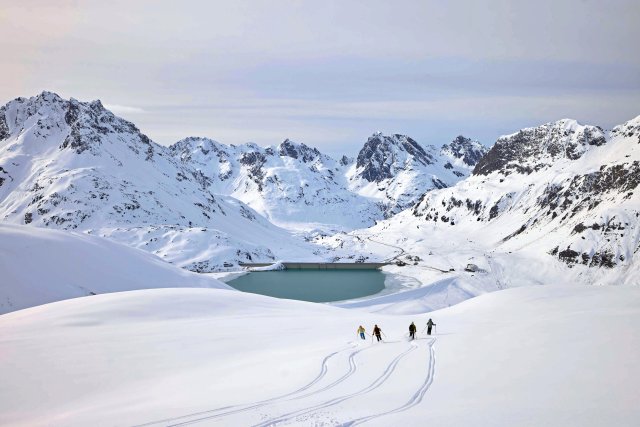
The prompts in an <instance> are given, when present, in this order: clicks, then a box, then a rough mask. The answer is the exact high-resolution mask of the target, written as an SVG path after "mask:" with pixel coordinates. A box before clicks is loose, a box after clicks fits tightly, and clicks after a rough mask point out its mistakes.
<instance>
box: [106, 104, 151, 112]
mask: <svg viewBox="0 0 640 427" xmlns="http://www.w3.org/2000/svg"><path fill="white" fill-rule="evenodd" d="M104 107H105V108H106V109H107V110H110V111H111V112H112V113H114V114H122V115H128V114H142V113H146V111H145V110H144V109H142V108H139V107H131V106H128V105H117V104H105V105H104Z"/></svg>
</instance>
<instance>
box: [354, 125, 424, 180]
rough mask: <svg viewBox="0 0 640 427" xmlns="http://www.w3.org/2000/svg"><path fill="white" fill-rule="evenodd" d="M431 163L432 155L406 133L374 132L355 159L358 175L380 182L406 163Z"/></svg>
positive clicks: (394, 173)
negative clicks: (358, 170)
mask: <svg viewBox="0 0 640 427" xmlns="http://www.w3.org/2000/svg"><path fill="white" fill-rule="evenodd" d="M413 161H415V162H417V163H420V164H422V165H425V166H426V165H430V164H433V162H434V159H433V156H432V155H431V154H429V153H427V152H426V151H425V149H424V148H422V147H421V146H420V144H418V143H417V142H416V141H415V140H413V139H411V138H410V137H408V136H406V135H400V134H394V135H391V136H387V135H383V134H382V133H380V132H375V133H374V134H373V135H371V136H370V137H369V139H368V140H367V142H366V143H365V144H364V146H363V147H362V149H361V150H360V152H359V153H358V157H357V159H356V167H357V168H360V169H361V171H360V175H361V176H362V178H363V179H365V180H366V181H369V182H374V181H375V182H380V181H382V180H385V179H388V178H392V177H394V176H395V175H396V170H398V169H403V170H404V169H405V167H406V163H407V162H409V163H411V162H413Z"/></svg>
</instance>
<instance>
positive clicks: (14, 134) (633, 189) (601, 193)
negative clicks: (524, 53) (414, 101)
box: [0, 92, 640, 271]
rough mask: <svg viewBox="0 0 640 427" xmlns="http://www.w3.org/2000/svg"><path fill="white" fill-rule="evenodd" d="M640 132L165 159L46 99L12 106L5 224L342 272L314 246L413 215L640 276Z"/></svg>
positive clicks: (561, 128)
mask: <svg viewBox="0 0 640 427" xmlns="http://www.w3.org/2000/svg"><path fill="white" fill-rule="evenodd" d="M639 127H640V117H639V118H636V119H633V120H631V121H629V122H627V123H625V124H623V125H620V126H618V127H616V128H614V129H613V130H612V131H611V132H605V131H604V130H602V129H600V128H599V127H597V126H585V125H581V124H578V123H577V122H576V121H574V120H560V121H557V122H552V123H547V124H545V125H541V126H538V127H535V128H528V129H523V130H520V131H518V132H516V133H514V134H512V135H508V136H503V137H501V138H499V139H498V141H497V142H496V143H495V144H494V145H493V147H492V148H491V149H487V148H486V147H485V146H483V145H482V144H480V143H479V142H477V141H473V140H470V139H468V138H465V137H462V136H459V137H457V138H455V139H454V140H453V141H451V142H450V143H447V144H444V145H442V146H440V148H437V147H435V146H422V145H420V144H419V143H418V142H416V141H415V140H413V139H412V138H410V137H408V136H406V135H399V134H394V135H383V134H381V133H374V134H373V135H372V136H371V137H369V138H368V140H367V141H366V142H365V143H364V145H363V147H362V149H361V150H360V151H359V153H358V154H357V156H356V157H355V158H349V157H347V156H343V157H342V158H341V159H339V160H336V159H333V158H331V157H329V156H327V155H325V154H322V153H321V152H320V151H319V150H318V149H316V148H312V147H309V146H307V145H305V144H303V143H296V142H293V141H290V140H285V141H284V142H282V143H281V144H280V145H278V146H275V147H273V146H272V147H260V146H258V145H256V144H251V143H249V144H243V145H237V146H236V145H226V144H221V143H219V142H216V141H213V140H211V139H208V138H200V137H189V138H185V139H183V140H181V141H178V142H176V143H175V144H173V145H172V146H170V147H164V146H161V145H158V144H156V143H154V142H153V141H151V140H150V139H149V138H148V137H147V136H145V135H144V134H143V133H141V132H140V130H139V129H138V128H137V127H136V126H135V125H134V124H132V123H130V122H128V121H126V120H123V119H121V118H119V117H117V116H115V115H113V114H112V113H111V112H110V111H108V110H107V109H105V108H104V106H103V105H102V104H101V103H100V101H93V102H80V101H77V100H75V99H70V100H65V99H62V98H61V97H59V96H58V95H56V94H54V93H51V92H43V93H41V94H40V95H38V96H35V97H31V98H18V99H16V100H13V101H11V102H9V103H7V104H6V105H4V106H3V107H1V108H0V220H1V221H4V222H7V223H15V224H29V225H32V226H39V227H52V228H59V229H71V230H79V231H84V232H86V233H89V234H97V235H101V236H105V237H109V238H112V239H115V240H117V241H120V242H124V243H126V244H128V245H131V246H134V247H138V248H142V249H145V250H147V251H149V252H152V253H155V254H156V255H158V256H160V257H162V258H164V259H165V260H167V261H170V262H173V263H175V264H177V265H179V266H182V267H185V268H188V269H191V270H194V271H212V270H215V269H219V268H222V267H223V266H224V265H232V264H237V263H238V262H241V261H249V260H255V261H257V260H260V261H268V260H275V259H278V258H282V257H285V256H295V258H296V259H319V258H322V259H332V258H333V257H334V256H335V253H333V252H332V250H330V249H327V248H326V247H319V246H318V245H315V244H313V243H311V242H309V241H308V240H311V239H310V237H311V236H313V235H316V234H318V233H320V234H325V235H326V234H331V233H335V232H339V231H342V232H348V231H350V230H354V229H359V228H366V227H370V226H373V225H374V224H376V222H381V221H384V222H385V223H386V224H401V223H402V222H403V221H406V220H407V218H408V216H410V217H413V218H420V219H422V220H424V221H425V222H427V223H429V224H436V225H437V227H445V226H446V227H451V228H452V229H453V228H460V229H464V230H475V229H477V228H479V227H482V228H487V227H488V228H490V229H491V230H493V231H492V234H491V235H492V236H494V237H495V239H496V242H499V244H501V245H502V244H504V245H513V246H514V247H515V246H518V247H521V246H522V245H533V244H534V243H535V242H538V243H535V244H540V245H541V247H540V248H541V250H544V251H546V252H548V253H549V256H552V257H554V258H556V259H558V260H559V261H562V262H564V263H567V264H568V265H575V264H581V265H586V266H594V267H613V266H618V265H628V264H629V263H630V262H631V261H630V260H631V259H633V258H634V257H637V253H638V242H639V240H640V237H639V235H640V230H639V228H638V216H639V215H640V202H639V199H638V197H639V196H638V194H637V186H638V183H639V180H640V166H639V162H640V146H639V145H640V130H639ZM391 228H393V227H391ZM292 231H295V233H292ZM301 233H302V235H303V236H306V237H307V238H306V239H301V238H300V234H301ZM550 235H551V236H552V237H549V236H550ZM305 240H307V241H305ZM541 242H542V243H541ZM354 251H355V248H354Z"/></svg>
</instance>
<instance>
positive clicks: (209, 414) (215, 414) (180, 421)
mask: <svg viewBox="0 0 640 427" xmlns="http://www.w3.org/2000/svg"><path fill="white" fill-rule="evenodd" d="M354 347H355V346H354V345H351V346H348V347H346V348H342V349H340V350H337V351H334V352H333V353H331V354H329V355H327V356H325V358H324V359H323V360H322V365H321V367H320V372H319V373H318V375H317V376H316V377H315V378H314V379H313V380H311V381H310V382H309V383H307V384H306V385H304V386H302V387H300V388H298V389H296V390H293V391H291V392H289V393H286V394H283V395H280V396H276V397H272V398H269V399H265V400H260V401H258V402H253V403H245V404H239V405H229V406H223V407H221V408H216V409H210V410H207V411H201V412H194V413H191V414H187V415H181V416H177V417H172V418H165V419H162V420H157V421H151V422H148V423H144V424H138V425H136V426H134V427H147V426H153V425H158V424H161V425H167V426H178V425H186V424H190V423H192V422H197V421H202V420H206V419H214V418H220V417H226V416H228V415H232V414H237V413H240V412H245V411H249V410H252V409H256V408H260V407H262V406H265V405H268V404H270V403H274V402H276V401H280V400H294V399H301V398H303V397H308V396H310V395H312V394H314V393H319V392H321V391H325V390H328V389H330V388H332V387H335V386H336V385H337V384H339V383H341V382H342V381H344V380H346V379H347V378H348V377H350V376H351V375H353V374H354V373H355V371H356V369H357V367H356V364H355V360H354V358H355V356H356V354H358V353H360V352H361V351H364V350H366V349H368V348H371V347H365V348H361V349H359V350H356V351H353V352H351V353H350V354H349V370H348V371H347V372H346V373H345V374H344V375H342V376H341V377H340V378H338V379H337V380H336V381H334V382H332V383H330V384H328V385H327V386H325V387H323V388H321V389H320V390H317V391H315V392H312V393H308V394H303V395H301V396H297V395H298V394H300V393H303V392H305V391H307V390H308V389H310V388H311V387H313V386H314V385H316V384H317V383H319V382H320V381H321V380H322V379H323V378H324V377H325V376H326V375H327V373H328V372H329V366H328V363H329V360H330V359H332V358H333V357H335V356H336V355H338V354H340V353H343V352H345V351H348V350H352V349H353V348H354ZM221 411H224V412H221ZM203 416H204V417H203ZM193 417H199V418H196V419H191V420H190V419H189V418H193Z"/></svg>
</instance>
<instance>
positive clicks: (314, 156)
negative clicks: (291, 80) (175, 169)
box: [170, 137, 382, 230]
mask: <svg viewBox="0 0 640 427" xmlns="http://www.w3.org/2000/svg"><path fill="white" fill-rule="evenodd" d="M170 150H171V153H172V155H173V156H174V157H175V158H177V159H179V160H180V161H181V162H182V164H184V165H191V166H193V167H195V168H196V169H197V170H198V171H199V172H201V173H202V175H203V176H205V177H206V179H207V180H208V182H210V183H211V188H212V190H213V191H214V192H215V193H218V194H226V195H229V196H233V197H235V198H237V199H238V200H241V201H243V202H244V203H246V204H248V205H249V206H251V207H252V208H253V209H255V210H256V211H258V212H259V213H260V214H262V215H264V216H265V217H266V218H268V219H269V220H270V221H271V222H273V223H275V224H282V225H284V226H287V227H290V228H294V229H296V228H303V229H313V228H314V226H316V225H317V226H319V227H322V228H324V229H328V230H336V229H338V230H341V229H349V230H351V229H354V228H362V227H367V226H370V225H373V224H374V223H375V220H376V219H379V218H382V206H380V204H379V203H378V202H377V201H376V200H375V199H371V198H367V197H363V196H360V195H357V194H354V193H352V192H350V191H348V190H347V185H346V180H345V178H344V176H343V175H344V173H343V165H341V164H340V163H339V162H336V161H335V160H334V159H332V158H331V157H329V156H326V155H324V154H322V153H320V151H318V150H317V149H315V148H311V147H308V146H307V145H305V144H299V143H295V142H293V141H290V140H288V139H287V140H285V141H284V142H282V143H281V144H280V145H278V146H276V147H266V148H263V147H259V146H258V145H256V144H251V143H249V144H244V145H240V146H234V145H224V144H221V143H218V142H216V141H213V140H210V139H208V138H195V137H191V138H186V139H184V140H181V141H179V142H177V143H175V144H174V145H172V146H171V148H170Z"/></svg>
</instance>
